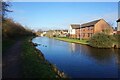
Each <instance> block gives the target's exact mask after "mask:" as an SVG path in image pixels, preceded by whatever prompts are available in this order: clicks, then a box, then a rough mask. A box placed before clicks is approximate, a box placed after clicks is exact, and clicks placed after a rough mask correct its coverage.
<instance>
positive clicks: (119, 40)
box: [113, 34, 120, 48]
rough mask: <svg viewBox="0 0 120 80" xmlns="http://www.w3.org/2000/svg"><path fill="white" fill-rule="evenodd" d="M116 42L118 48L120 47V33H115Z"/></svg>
mask: <svg viewBox="0 0 120 80" xmlns="http://www.w3.org/2000/svg"><path fill="white" fill-rule="evenodd" d="M113 41H114V43H115V44H117V45H118V48H120V34H115V35H114V40H113Z"/></svg>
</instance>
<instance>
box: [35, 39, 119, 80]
mask: <svg viewBox="0 0 120 80" xmlns="http://www.w3.org/2000/svg"><path fill="white" fill-rule="evenodd" d="M33 43H37V44H40V45H38V46H37V47H36V48H37V49H39V50H41V52H42V53H43V54H44V56H45V58H46V59H47V60H48V61H49V62H51V63H52V64H54V65H56V66H57V67H58V69H60V70H61V71H64V73H65V74H67V75H68V76H70V77H72V78H117V77H118V63H119V61H118V52H119V51H120V49H97V48H92V47H90V46H87V45H81V44H76V43H68V42H64V41H59V40H55V39H51V38H47V37H36V38H34V39H33Z"/></svg>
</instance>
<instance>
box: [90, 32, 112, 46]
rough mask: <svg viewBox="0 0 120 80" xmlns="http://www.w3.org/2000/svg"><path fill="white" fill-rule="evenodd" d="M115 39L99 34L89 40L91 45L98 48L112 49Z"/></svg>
mask: <svg viewBox="0 0 120 80" xmlns="http://www.w3.org/2000/svg"><path fill="white" fill-rule="evenodd" d="M113 39H114V37H113V36H111V35H107V34H104V33H97V34H95V35H94V36H93V37H91V38H90V40H89V45H90V46H93V47H97V48H111V47H112V46H113V41H112V40H113Z"/></svg>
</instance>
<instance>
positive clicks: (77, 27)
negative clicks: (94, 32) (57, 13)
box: [71, 24, 80, 29]
mask: <svg viewBox="0 0 120 80" xmlns="http://www.w3.org/2000/svg"><path fill="white" fill-rule="evenodd" d="M71 27H72V29H80V24H71Z"/></svg>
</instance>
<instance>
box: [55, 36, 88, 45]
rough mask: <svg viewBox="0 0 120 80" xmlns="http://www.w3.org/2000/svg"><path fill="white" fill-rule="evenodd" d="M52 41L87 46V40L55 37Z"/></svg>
mask: <svg viewBox="0 0 120 80" xmlns="http://www.w3.org/2000/svg"><path fill="white" fill-rule="evenodd" d="M54 39H57V40H62V41H66V42H71V43H79V44H88V40H83V39H82V40H78V39H70V38H60V37H55V38H54Z"/></svg>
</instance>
